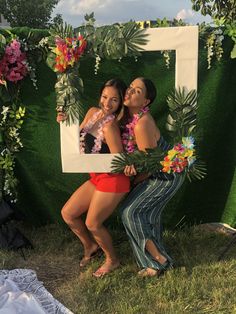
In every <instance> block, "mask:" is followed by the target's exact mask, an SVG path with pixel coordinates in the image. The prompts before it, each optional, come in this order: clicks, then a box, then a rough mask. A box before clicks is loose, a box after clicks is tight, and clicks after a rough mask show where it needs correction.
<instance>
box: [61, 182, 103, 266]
mask: <svg viewBox="0 0 236 314" xmlns="http://www.w3.org/2000/svg"><path fill="white" fill-rule="evenodd" d="M94 192H95V186H94V185H93V184H92V183H91V182H89V181H86V182H85V183H84V184H83V185H81V186H80V187H79V188H78V189H77V190H76V191H75V192H74V193H73V194H72V196H71V197H70V198H69V200H68V201H67V202H66V204H65V205H64V207H63V208H62V211H61V214H62V217H63V219H64V221H65V222H66V223H67V225H68V226H69V227H70V229H71V230H72V231H73V232H74V233H75V234H76V235H77V237H78V238H79V239H80V241H81V242H82V245H83V247H84V258H85V259H87V260H89V259H90V256H91V255H92V253H94V252H95V251H96V250H97V249H98V244H97V243H96V242H95V240H94V239H93V237H92V236H91V234H90V232H89V231H88V229H87V227H86V225H85V223H84V221H83V220H82V218H81V215H82V214H83V213H84V212H86V211H87V210H88V208H89V205H90V202H91V199H92V197H93V194H94ZM81 266H85V265H81Z"/></svg>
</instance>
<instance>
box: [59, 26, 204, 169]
mask: <svg viewBox="0 0 236 314" xmlns="http://www.w3.org/2000/svg"><path fill="white" fill-rule="evenodd" d="M146 33H147V34H148V35H149V36H148V37H147V38H148V40H149V41H148V43H147V45H145V46H144V51H158V50H175V51H176V53H175V55H176V61H175V87H176V88H178V87H185V88H186V89H187V90H191V89H196V90H197V74H198V73H197V70H198V26H183V27H163V28H149V29H146ZM150 79H151V78H150ZM60 140H61V160H62V171H63V172H68V173H87V172H111V161H112V159H113V158H114V156H116V154H80V151H79V123H78V124H74V125H71V126H66V124H65V123H60Z"/></svg>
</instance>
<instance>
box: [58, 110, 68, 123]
mask: <svg viewBox="0 0 236 314" xmlns="http://www.w3.org/2000/svg"><path fill="white" fill-rule="evenodd" d="M66 119H67V114H66V113H64V112H62V111H59V112H58V113H57V122H58V123H60V122H62V121H65V120H66Z"/></svg>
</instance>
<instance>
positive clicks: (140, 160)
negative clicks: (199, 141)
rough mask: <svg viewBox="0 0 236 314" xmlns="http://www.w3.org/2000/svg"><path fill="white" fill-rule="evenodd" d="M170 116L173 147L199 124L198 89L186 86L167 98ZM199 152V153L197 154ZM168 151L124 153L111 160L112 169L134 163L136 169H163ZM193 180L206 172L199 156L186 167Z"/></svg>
mask: <svg viewBox="0 0 236 314" xmlns="http://www.w3.org/2000/svg"><path fill="white" fill-rule="evenodd" d="M167 104H168V107H169V111H170V113H169V115H168V117H167V122H166V128H167V130H168V131H169V132H170V135H171V137H172V144H173V146H174V145H176V143H180V142H181V141H182V139H183V138H184V137H190V136H192V135H193V134H194V132H195V129H196V124H197V108H198V106H197V92H196V90H191V91H189V92H187V91H186V89H185V88H178V89H175V90H174V91H173V92H172V93H170V95H169V96H168V97H167ZM196 155H197V154H196ZM165 156H166V152H164V151H162V150H161V149H160V148H159V147H156V148H149V149H146V150H145V151H139V150H136V151H134V152H133V153H131V154H129V153H121V154H119V156H116V157H115V158H114V159H113V160H112V171H113V172H115V173H121V172H123V171H124V168H125V166H126V165H134V167H135V169H136V170H137V172H139V173H140V172H146V173H155V172H158V171H161V170H162V168H163V166H162V165H161V163H160V162H161V161H162V160H163V159H164V157H165ZM184 171H185V172H186V176H187V177H188V179H189V180H190V181H192V180H194V179H198V180H200V179H202V178H204V177H205V175H206V165H205V163H204V162H203V161H201V160H200V159H199V158H197V159H196V160H195V161H194V162H193V163H192V164H191V165H190V166H188V167H186V168H185V169H184Z"/></svg>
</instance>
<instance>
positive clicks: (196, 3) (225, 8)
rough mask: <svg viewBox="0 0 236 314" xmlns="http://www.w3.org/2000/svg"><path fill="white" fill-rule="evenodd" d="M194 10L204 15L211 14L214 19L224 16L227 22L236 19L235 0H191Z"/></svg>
mask: <svg viewBox="0 0 236 314" xmlns="http://www.w3.org/2000/svg"><path fill="white" fill-rule="evenodd" d="M191 1H192V3H193V5H192V9H193V10H194V11H200V12H201V14H202V15H204V16H205V15H210V16H211V17H212V18H213V19H221V18H224V19H225V21H227V23H230V22H233V21H235V19H236V4H235V0H191Z"/></svg>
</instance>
